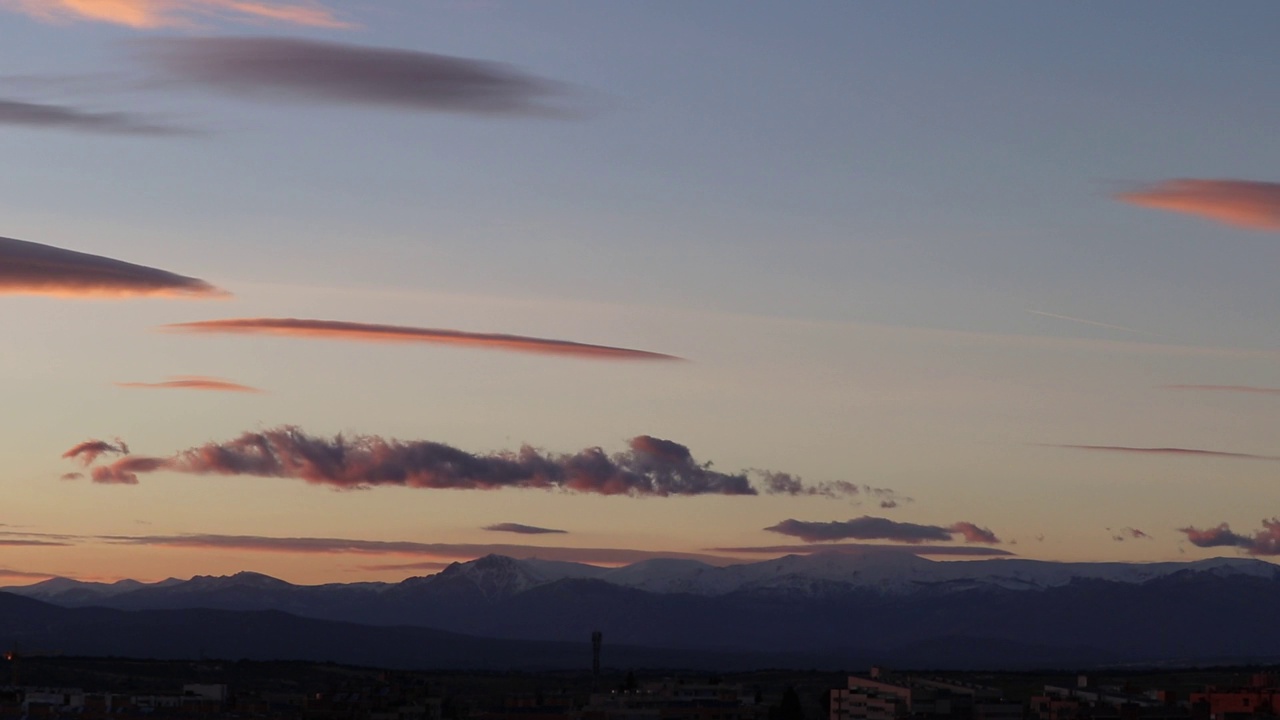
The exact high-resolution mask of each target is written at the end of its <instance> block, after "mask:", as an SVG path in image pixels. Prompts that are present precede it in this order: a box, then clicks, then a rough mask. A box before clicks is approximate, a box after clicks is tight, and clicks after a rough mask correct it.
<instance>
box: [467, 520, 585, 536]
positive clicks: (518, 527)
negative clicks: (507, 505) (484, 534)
mask: <svg viewBox="0 0 1280 720" xmlns="http://www.w3.org/2000/svg"><path fill="white" fill-rule="evenodd" d="M484 529H485V530H488V531H490V532H507V533H516V534H518V535H550V534H564V533H567V532H569V531H568V530H556V529H553V528H544V527H538V526H536V525H524V524H522V523H513V522H505V523H498V524H496V525H486V526H485V527H484Z"/></svg>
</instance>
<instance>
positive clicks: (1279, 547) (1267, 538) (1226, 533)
mask: <svg viewBox="0 0 1280 720" xmlns="http://www.w3.org/2000/svg"><path fill="white" fill-rule="evenodd" d="M1178 532H1181V533H1183V534H1185V535H1186V536H1187V540H1188V541H1189V542H1190V543H1191V544H1192V545H1195V546H1196V547H1202V548H1211V547H1238V548H1241V549H1243V550H1245V551H1246V552H1248V553H1249V554H1250V555H1280V518H1271V519H1270V520H1265V519H1264V520H1263V521H1262V529H1261V530H1259V531H1257V532H1255V533H1254V534H1253V535H1239V534H1237V533H1235V532H1232V530H1231V526H1230V525H1228V524H1227V523H1221V524H1219V525H1218V526H1217V527H1213V528H1205V529H1203V530H1201V529H1198V528H1195V527H1184V528H1178Z"/></svg>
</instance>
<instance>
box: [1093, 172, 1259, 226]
mask: <svg viewBox="0 0 1280 720" xmlns="http://www.w3.org/2000/svg"><path fill="white" fill-rule="evenodd" d="M1115 197H1116V199H1117V200H1120V201H1123V202H1127V203H1132V204H1134V205H1141V206H1143V207H1149V208H1155V209H1157V210H1168V211H1171V212H1180V213H1188V214H1191V215H1199V216H1200V217H1203V218H1208V219H1210V220H1213V221H1216V222H1220V223H1223V224H1226V225H1234V226H1236V227H1244V228H1250V229H1253V230H1280V183H1273V182H1260V181H1256V180H1197V179H1189V178H1183V179H1178V180H1168V181H1165V182H1162V183H1159V184H1158V185H1153V186H1151V187H1147V188H1142V189H1140V190H1135V191H1133V192H1127V193H1120V194H1119V195H1116V196H1115Z"/></svg>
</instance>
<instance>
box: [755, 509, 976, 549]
mask: <svg viewBox="0 0 1280 720" xmlns="http://www.w3.org/2000/svg"><path fill="white" fill-rule="evenodd" d="M765 530H768V531H769V532H775V533H779V534H781V535H790V536H792V537H797V538H800V539H801V540H803V541H805V542H811V543H817V542H827V541H832V540H893V541H895V542H905V543H919V542H927V541H930V540H940V541H943V542H945V541H947V540H950V539H951V531H950V530H948V529H947V528H944V527H939V526H937V525H917V524H915V523H906V522H897V521H895V520H889V519H887V518H878V517H871V516H870V515H863V516H862V517H860V518H854V519H852V520H832V521H830V522H811V521H806V520H794V519H793V520H783V521H782V522H780V523H778V524H777V525H772V526H770V527H767V528H765Z"/></svg>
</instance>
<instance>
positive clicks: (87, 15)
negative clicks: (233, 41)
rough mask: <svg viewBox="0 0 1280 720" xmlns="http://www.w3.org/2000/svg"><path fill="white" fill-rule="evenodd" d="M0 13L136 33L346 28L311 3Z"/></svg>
mask: <svg viewBox="0 0 1280 720" xmlns="http://www.w3.org/2000/svg"><path fill="white" fill-rule="evenodd" d="M0 8H4V9H7V10H14V11H17V12H21V13H25V14H27V15H29V16H31V17H34V18H36V19H38V20H43V21H46V22H67V21H92V22H105V23H112V24H115V25H127V26H129V27H133V28H138V29H155V28H166V27H191V26H193V25H195V24H197V23H198V21H200V20H232V21H239V22H251V23H262V22H279V23H285V24H290V25H306V26H311V27H326V28H341V27H349V26H350V24H349V23H347V22H344V21H343V20H341V19H339V18H338V17H337V16H336V15H335V14H334V13H333V12H332V11H331V10H328V9H327V8H325V7H324V6H323V5H321V4H319V3H317V2H305V1H304V2H276V1H273V0H0Z"/></svg>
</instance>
